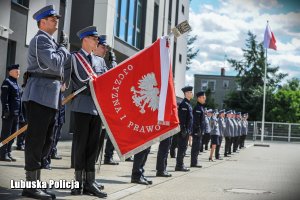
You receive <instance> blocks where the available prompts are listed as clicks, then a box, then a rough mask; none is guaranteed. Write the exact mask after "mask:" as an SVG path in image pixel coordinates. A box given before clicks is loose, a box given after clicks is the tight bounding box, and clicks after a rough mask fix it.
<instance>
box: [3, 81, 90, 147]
mask: <svg viewBox="0 0 300 200" xmlns="http://www.w3.org/2000/svg"><path fill="white" fill-rule="evenodd" d="M86 88H87V86H83V87H82V88H80V89H78V90H76V91H75V92H73V93H72V94H70V95H69V96H67V97H66V98H65V99H64V100H63V101H62V105H65V104H67V103H68V102H69V101H70V100H71V99H73V98H74V97H75V96H76V95H78V94H79V93H80V92H82V91H83V90H85V89H86ZM27 128H28V124H26V125H25V126H23V127H22V128H20V129H19V130H17V131H16V132H14V133H13V134H12V135H10V136H9V137H8V138H6V139H5V140H3V141H2V142H1V143H0V148H1V147H2V146H4V145H6V144H7V143H9V142H10V141H11V140H13V139H14V138H16V137H17V136H18V135H20V134H21V133H23V132H24V131H26V130H27Z"/></svg>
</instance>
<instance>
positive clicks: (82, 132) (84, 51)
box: [66, 26, 107, 198]
mask: <svg viewBox="0 0 300 200" xmlns="http://www.w3.org/2000/svg"><path fill="white" fill-rule="evenodd" d="M77 36H78V37H79V39H80V40H81V49H80V50H79V51H78V52H76V53H74V54H72V59H70V60H69V62H68V64H67V69H66V77H67V78H69V77H71V80H72V88H73V90H75V91H76V90H78V89H80V88H82V87H83V86H89V84H88V83H89V80H90V79H91V78H92V77H93V76H94V77H95V76H98V75H100V74H103V73H105V72H106V67H105V62H104V59H103V58H100V57H97V56H95V55H94V54H93V51H94V50H95V49H96V48H97V45H98V42H99V41H98V37H99V35H98V32H97V29H96V27H95V26H89V27H86V28H83V29H82V30H80V31H78V32H77ZM75 54H76V55H77V56H78V58H80V59H82V60H83V61H82V64H81V63H80V62H79V60H78V59H77V58H76V56H75ZM89 70H91V72H92V74H90V72H89ZM68 82H69V81H68V80H67V81H66V84H67V87H69V85H68ZM71 111H72V112H73V114H74V136H73V137H75V138H74V140H73V142H74V144H73V145H74V150H75V151H74V153H75V155H74V159H75V163H74V167H75V179H76V181H79V184H80V187H79V188H74V189H72V190H71V194H72V195H80V194H81V193H82V192H83V194H90V195H94V196H97V197H100V198H103V197H106V196H107V194H106V193H105V192H103V191H101V190H100V188H99V185H98V183H97V182H96V181H95V162H96V156H97V152H98V148H99V140H100V133H101V119H100V116H99V113H98V111H97V109H96V106H95V104H94V101H93V99H92V96H91V91H90V88H88V89H86V90H84V91H83V92H81V93H79V94H78V95H77V96H76V97H75V98H74V99H73V100H72V102H71ZM84 179H85V181H84V182H83V180H84ZM82 185H83V187H82Z"/></svg>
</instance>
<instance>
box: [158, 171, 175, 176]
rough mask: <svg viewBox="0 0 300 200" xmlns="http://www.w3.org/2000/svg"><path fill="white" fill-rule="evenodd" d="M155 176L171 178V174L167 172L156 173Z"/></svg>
mask: <svg viewBox="0 0 300 200" xmlns="http://www.w3.org/2000/svg"><path fill="white" fill-rule="evenodd" d="M156 176H157V177H171V176H172V174H170V173H168V172H167V171H163V172H160V171H157V172H156Z"/></svg>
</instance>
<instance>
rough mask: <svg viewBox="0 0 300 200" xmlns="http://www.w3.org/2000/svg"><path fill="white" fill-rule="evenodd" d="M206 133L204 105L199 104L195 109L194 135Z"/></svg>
mask: <svg viewBox="0 0 300 200" xmlns="http://www.w3.org/2000/svg"><path fill="white" fill-rule="evenodd" d="M204 131H205V113H204V105H203V104H201V103H199V102H197V104H196V106H195V107H194V109H193V135H199V136H200V135H203V134H204Z"/></svg>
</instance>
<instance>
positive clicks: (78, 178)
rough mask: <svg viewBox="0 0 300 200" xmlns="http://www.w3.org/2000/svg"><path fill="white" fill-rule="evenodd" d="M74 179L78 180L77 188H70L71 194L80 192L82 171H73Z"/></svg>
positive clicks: (79, 193)
mask: <svg viewBox="0 0 300 200" xmlns="http://www.w3.org/2000/svg"><path fill="white" fill-rule="evenodd" d="M75 180H76V181H78V182H79V188H73V189H71V195H81V194H82V181H83V180H82V171H75Z"/></svg>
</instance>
